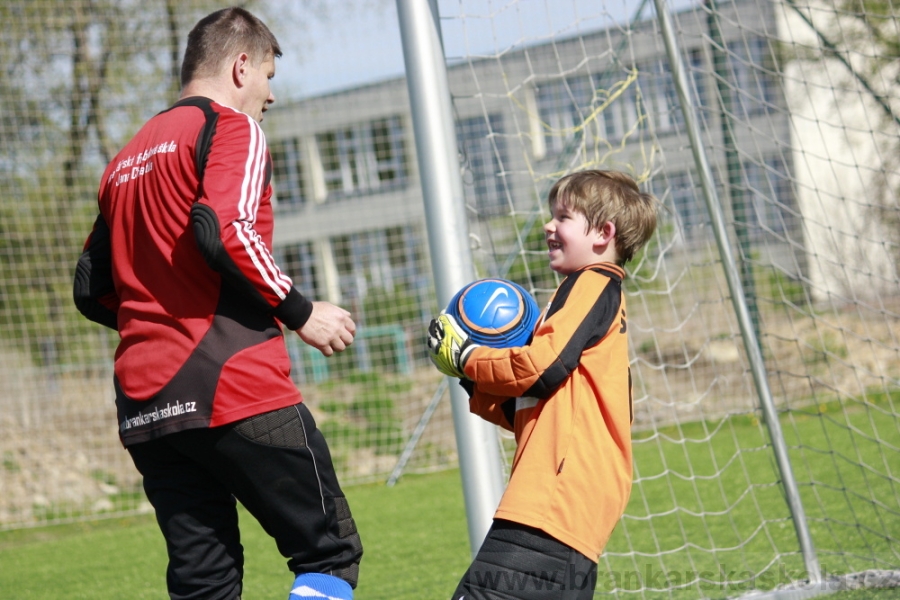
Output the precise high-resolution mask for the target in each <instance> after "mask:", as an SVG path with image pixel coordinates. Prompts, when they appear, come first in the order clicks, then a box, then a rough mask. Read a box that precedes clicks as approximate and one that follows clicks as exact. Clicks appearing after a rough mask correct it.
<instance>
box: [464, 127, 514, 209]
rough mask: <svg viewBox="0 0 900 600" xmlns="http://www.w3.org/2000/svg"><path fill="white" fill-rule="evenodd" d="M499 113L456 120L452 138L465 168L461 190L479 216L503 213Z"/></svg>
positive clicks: (503, 149)
mask: <svg viewBox="0 0 900 600" xmlns="http://www.w3.org/2000/svg"><path fill="white" fill-rule="evenodd" d="M501 122H502V121H501V117H500V115H499V114H496V113H494V114H491V115H488V117H487V119H485V118H484V117H472V118H468V119H460V120H459V121H458V122H457V125H456V135H457V139H458V142H459V147H460V149H461V151H462V163H463V167H464V169H465V172H464V174H463V187H464V189H465V195H466V201H467V202H468V204H469V205H470V206H473V207H475V210H476V212H477V213H478V215H479V216H489V215H497V214H501V213H503V212H505V210H506V208H507V202H506V181H505V175H504V173H503V165H504V164H505V163H506V162H507V158H506V139H505V138H504V137H503V136H502V135H498V134H502V128H501Z"/></svg>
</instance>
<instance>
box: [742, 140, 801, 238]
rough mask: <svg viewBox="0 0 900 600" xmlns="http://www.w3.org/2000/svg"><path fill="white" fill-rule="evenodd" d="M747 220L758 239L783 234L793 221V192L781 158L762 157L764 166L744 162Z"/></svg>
mask: <svg viewBox="0 0 900 600" xmlns="http://www.w3.org/2000/svg"><path fill="white" fill-rule="evenodd" d="M743 171H744V177H743V179H744V190H743V192H744V194H745V210H746V211H747V212H748V213H749V214H748V215H745V217H744V219H743V220H744V221H745V222H746V223H747V225H748V226H749V228H750V231H751V232H752V233H753V234H755V235H756V236H762V235H765V234H766V233H775V234H783V233H785V232H786V231H788V230H790V229H791V223H792V221H793V219H794V212H795V211H794V209H793V207H794V192H793V187H792V186H791V181H790V177H789V176H788V169H787V165H786V164H785V161H784V159H783V158H782V157H781V156H777V155H769V156H765V157H763V161H762V163H761V164H760V163H755V162H748V163H744V169H743Z"/></svg>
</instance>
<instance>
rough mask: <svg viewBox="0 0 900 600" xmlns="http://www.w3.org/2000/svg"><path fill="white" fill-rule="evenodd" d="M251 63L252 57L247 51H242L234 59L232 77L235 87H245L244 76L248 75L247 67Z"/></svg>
mask: <svg viewBox="0 0 900 600" xmlns="http://www.w3.org/2000/svg"><path fill="white" fill-rule="evenodd" d="M249 64H250V57H249V56H248V55H247V53H246V52H241V53H240V54H238V55H237V57H235V59H234V63H232V65H231V78H232V80H234V85H235V87H239V88H241V87H244V78H245V77H246V75H247V67H248V66H249Z"/></svg>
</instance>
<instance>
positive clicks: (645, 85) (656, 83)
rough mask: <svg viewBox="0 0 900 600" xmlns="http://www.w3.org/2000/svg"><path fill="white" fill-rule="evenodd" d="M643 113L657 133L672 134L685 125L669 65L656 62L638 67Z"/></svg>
mask: <svg viewBox="0 0 900 600" xmlns="http://www.w3.org/2000/svg"><path fill="white" fill-rule="evenodd" d="M638 85H639V86H640V92H641V100H642V102H643V112H644V113H646V114H647V116H648V118H649V119H651V121H652V123H653V127H654V129H655V131H656V133H670V132H673V131H675V128H676V127H677V126H680V125H682V124H683V123H684V119H683V118H682V113H681V107H680V105H679V103H678V94H677V93H676V91H675V80H674V79H673V77H672V71H671V69H670V68H669V65H668V63H664V62H662V61H660V60H654V61H651V62H646V63H642V64H639V65H638Z"/></svg>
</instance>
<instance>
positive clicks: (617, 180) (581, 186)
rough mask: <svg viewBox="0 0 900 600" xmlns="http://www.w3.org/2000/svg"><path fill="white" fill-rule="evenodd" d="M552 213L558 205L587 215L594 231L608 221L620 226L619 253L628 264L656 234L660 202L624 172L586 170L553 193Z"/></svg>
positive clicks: (559, 184) (565, 180) (563, 181)
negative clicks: (654, 233) (642, 189)
mask: <svg viewBox="0 0 900 600" xmlns="http://www.w3.org/2000/svg"><path fill="white" fill-rule="evenodd" d="M548 202H549V204H550V209H551V210H553V207H554V206H556V204H557V203H560V204H562V205H563V206H565V207H566V208H569V209H571V210H576V211H578V212H580V213H581V214H583V215H584V217H585V219H586V220H587V222H588V227H589V228H590V229H597V230H598V231H599V230H600V228H602V227H603V224H604V223H606V222H607V221H610V222H612V223H613V224H614V225H615V226H616V236H615V240H616V250H617V252H618V254H619V259H620V261H621V263H622V264H625V263H626V262H628V261H629V260H631V259H632V258H634V255H635V254H636V253H637V252H638V250H640V249H641V248H642V247H643V245H644V244H645V243H647V240H649V239H650V236H652V235H653V232H654V231H655V230H656V212H657V206H658V204H659V202H658V201H657V200H656V198H654V197H653V196H652V195H650V194H647V193H643V192H641V190H640V188H639V187H638V185H637V183H636V182H635V180H634V179H633V178H632V177H631V176H630V175H628V174H627V173H622V172H620V171H599V170H586V171H578V172H576V173H571V174H569V175H566V176H565V177H563V178H561V179H560V180H559V181H557V182H556V183H555V184H554V185H553V187H552V188H551V189H550V195H549V197H548Z"/></svg>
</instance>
